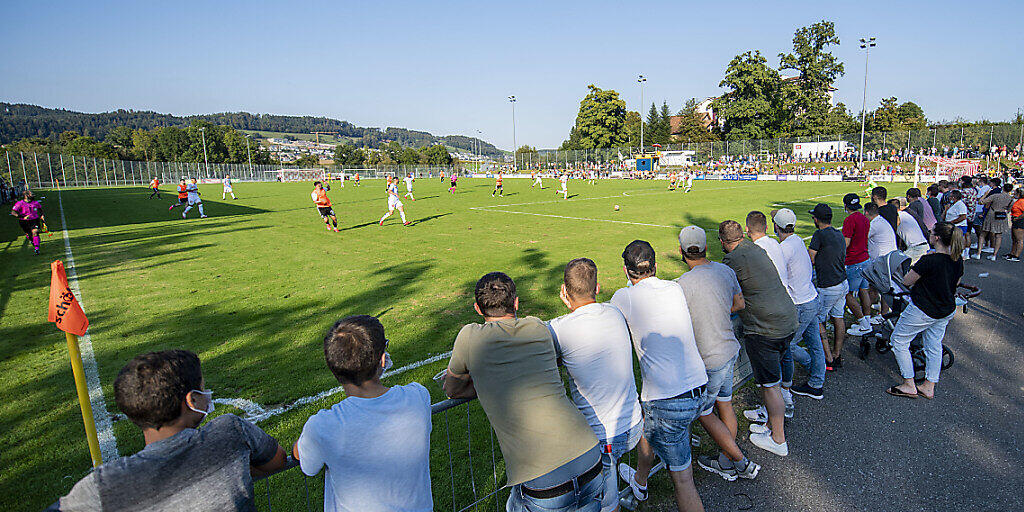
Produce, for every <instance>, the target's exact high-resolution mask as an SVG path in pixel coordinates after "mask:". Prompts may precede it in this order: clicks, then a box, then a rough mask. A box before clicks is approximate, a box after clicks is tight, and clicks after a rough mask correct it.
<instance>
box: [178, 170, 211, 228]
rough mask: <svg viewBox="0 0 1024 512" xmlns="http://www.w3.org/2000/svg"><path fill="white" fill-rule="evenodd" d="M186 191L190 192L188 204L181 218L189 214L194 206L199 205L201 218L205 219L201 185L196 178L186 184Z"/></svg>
mask: <svg viewBox="0 0 1024 512" xmlns="http://www.w3.org/2000/svg"><path fill="white" fill-rule="evenodd" d="M185 192H186V193H188V206H186V207H185V211H183V212H181V218H183V219H184V218H185V216H186V215H188V211H189V210H191V209H192V207H193V206H197V207H199V218H201V219H205V218H206V213H204V212H203V200H202V199H199V185H196V179H195V178H192V182H191V183H189V184H188V185H186V186H185Z"/></svg>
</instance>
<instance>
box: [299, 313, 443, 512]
mask: <svg viewBox="0 0 1024 512" xmlns="http://www.w3.org/2000/svg"><path fill="white" fill-rule="evenodd" d="M387 347H388V340H387V338H386V337H385V336H384V326H383V325H381V323H380V321H379V320H377V319H376V318H375V317H372V316H369V315H356V316H349V317H345V318H342V319H341V320H338V321H337V322H336V323H335V324H334V325H333V326H332V327H331V328H330V330H328V331H327V336H326V337H324V356H325V357H326V359H327V367H328V368H330V370H331V373H333V374H334V377H335V378H336V379H338V382H340V383H341V387H342V388H344V390H345V396H346V398H345V399H344V400H342V401H341V402H338V403H337V404H334V406H332V407H331V408H329V409H322V410H320V411H319V412H317V413H316V414H314V415H313V416H312V417H310V418H309V420H307V421H306V424H305V426H303V427H302V434H301V435H300V436H299V440H298V441H296V442H295V446H294V447H293V448H292V455H293V456H294V457H295V458H296V459H298V461H299V467H300V468H301V469H302V472H303V473H305V474H306V475H308V476H314V475H316V474H317V473H319V472H320V470H321V469H323V468H324V467H326V468H327V471H326V474H325V476H324V511H325V512H334V511H339V510H405V511H409V512H413V511H430V510H433V507H434V504H433V498H432V496H431V493H430V428H431V425H430V393H428V392H427V389H426V388H424V387H423V386H422V385H420V384H418V383H415V382H413V383H411V384H406V385H404V386H393V387H387V386H385V385H383V384H381V382H380V379H381V376H382V375H383V374H384V371H385V370H387V369H388V367H389V366H391V358H390V357H389V356H388V353H387Z"/></svg>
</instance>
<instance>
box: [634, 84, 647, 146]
mask: <svg viewBox="0 0 1024 512" xmlns="http://www.w3.org/2000/svg"><path fill="white" fill-rule="evenodd" d="M636 81H637V82H638V83H639V84H640V154H643V152H644V83H645V82H647V77H646V76H643V75H640V76H638V77H637V78H636Z"/></svg>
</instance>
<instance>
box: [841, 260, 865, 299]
mask: <svg viewBox="0 0 1024 512" xmlns="http://www.w3.org/2000/svg"><path fill="white" fill-rule="evenodd" d="M870 264H871V259H870V258H868V259H866V260H864V261H862V262H860V263H854V264H853V265H847V266H846V283H847V284H849V285H850V291H851V292H853V294H854V295H856V294H857V290H866V289H868V288H869V287H870V286H869V285H868V280H867V279H865V278H864V269H866V268H868V265H870Z"/></svg>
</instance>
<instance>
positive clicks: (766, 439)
mask: <svg viewBox="0 0 1024 512" xmlns="http://www.w3.org/2000/svg"><path fill="white" fill-rule="evenodd" d="M750 442H751V443H754V446H756V447H758V448H760V449H762V450H768V451H770V452H772V453H774V454H775V455H778V456H780V457H785V456H786V455H789V443H782V444H779V443H776V442H775V440H774V439H772V432H771V431H770V430H769V431H768V432H766V433H763V434H750Z"/></svg>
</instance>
